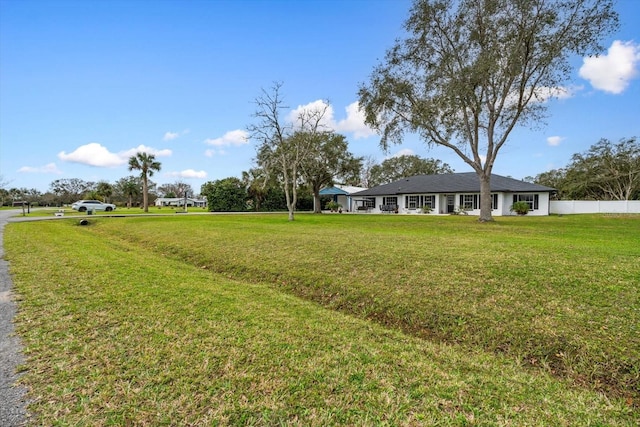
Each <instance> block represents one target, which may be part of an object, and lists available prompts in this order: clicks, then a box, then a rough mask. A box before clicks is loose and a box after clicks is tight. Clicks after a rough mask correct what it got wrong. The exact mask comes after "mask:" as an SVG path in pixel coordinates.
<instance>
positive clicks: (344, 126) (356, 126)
mask: <svg viewBox="0 0 640 427" xmlns="http://www.w3.org/2000/svg"><path fill="white" fill-rule="evenodd" d="M305 111H309V112H312V111H318V112H322V111H324V116H323V117H322V120H321V121H320V124H321V125H322V126H323V127H324V128H326V129H327V130H332V131H335V132H340V133H352V134H353V137H354V138H355V139H360V138H368V137H370V136H372V135H375V134H376V132H375V131H374V130H373V129H371V128H370V127H369V126H367V125H365V123H364V113H363V112H362V111H361V110H360V107H359V104H358V102H357V101H356V102H352V103H351V104H349V105H348V106H347V107H346V108H345V112H346V114H347V117H346V118H345V119H343V120H340V121H338V122H336V119H335V117H334V111H333V107H332V106H331V105H330V104H327V102H326V101H323V100H321V99H318V100H316V101H312V102H310V103H308V104H305V105H298V107H297V108H295V109H293V110H291V112H290V113H289V114H288V115H287V117H286V120H287V121H288V122H290V123H297V124H299V118H300V115H301V114H302V113H304V112H305Z"/></svg>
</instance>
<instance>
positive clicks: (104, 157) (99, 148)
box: [58, 142, 172, 168]
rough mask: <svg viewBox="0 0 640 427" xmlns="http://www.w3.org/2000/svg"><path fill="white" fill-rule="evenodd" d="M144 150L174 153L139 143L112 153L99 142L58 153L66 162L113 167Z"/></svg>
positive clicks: (163, 153)
mask: <svg viewBox="0 0 640 427" xmlns="http://www.w3.org/2000/svg"><path fill="white" fill-rule="evenodd" d="M142 152H144V153H148V154H153V155H155V156H158V157H163V156H170V155H171V154H172V152H171V150H169V149H164V150H157V149H155V148H153V147H147V146H145V145H139V146H138V147H136V148H131V149H129V150H126V151H121V152H119V153H112V152H110V151H109V150H108V149H107V148H106V147H104V146H103V145H101V144H99V143H97V142H91V143H89V144H85V145H81V146H80V147H78V148H76V149H75V151H72V152H71V153H68V154H67V153H66V152H64V151H61V152H60V153H58V158H59V159H60V160H63V161H65V162H72V163H81V164H85V165H89V166H97V167H107V168H112V167H117V166H122V165H124V164H126V163H127V162H128V161H129V157H131V156H135V155H136V154H137V153H142Z"/></svg>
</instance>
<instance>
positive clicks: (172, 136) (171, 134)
mask: <svg viewBox="0 0 640 427" xmlns="http://www.w3.org/2000/svg"><path fill="white" fill-rule="evenodd" d="M179 136H180V134H179V133H178V132H166V133H165V134H164V137H162V140H163V141H171V140H172V139H176V138H177V137H179Z"/></svg>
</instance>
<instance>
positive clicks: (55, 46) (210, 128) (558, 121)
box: [0, 0, 640, 191]
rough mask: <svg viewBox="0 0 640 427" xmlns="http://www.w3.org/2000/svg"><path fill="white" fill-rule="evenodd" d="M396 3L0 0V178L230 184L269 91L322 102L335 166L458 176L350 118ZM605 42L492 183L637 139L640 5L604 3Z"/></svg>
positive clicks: (410, 141)
mask: <svg viewBox="0 0 640 427" xmlns="http://www.w3.org/2000/svg"><path fill="white" fill-rule="evenodd" d="M410 5H411V1H410V0H322V1H321V0H306V1H299V0H298V1H297V0H260V1H259V0H236V1H233V0H184V1H178V0H155V1H154V0H123V1H120V0H81V1H58V0H0V175H2V178H3V180H4V181H8V187H26V188H36V189H38V190H40V191H47V190H48V188H49V184H50V183H51V182H52V181H54V180H56V179H60V178H81V179H84V180H86V181H99V180H106V181H109V182H115V181H116V180H117V179H119V178H122V177H124V176H128V175H131V174H132V173H131V172H129V171H128V170H127V165H126V160H127V158H128V157H129V156H130V155H132V154H134V153H135V152H136V151H137V150H142V151H147V152H153V153H155V154H156V158H157V160H159V161H160V162H161V163H162V170H161V171H160V172H159V173H157V174H156V175H155V176H154V177H153V179H154V181H155V182H157V183H158V184H165V183H171V182H176V181H183V182H187V183H189V184H191V186H192V187H193V188H194V189H195V190H196V191H199V189H200V186H201V184H202V183H204V182H206V181H212V180H216V179H222V178H226V177H230V176H235V177H240V176H241V174H242V171H245V170H248V169H249V168H250V167H251V166H252V160H253V158H254V156H255V145H254V144H253V143H252V142H251V141H246V140H245V139H244V138H243V135H244V134H243V132H244V130H245V129H246V128H247V126H248V125H249V124H250V123H252V122H253V120H254V119H253V118H252V114H253V112H254V111H255V105H254V104H253V101H254V100H255V98H256V97H257V96H259V95H260V92H261V89H262V88H265V89H268V88H269V87H271V86H272V84H273V82H275V81H280V82H282V83H283V87H282V93H283V94H284V97H285V102H286V104H287V105H288V106H290V107H291V109H292V110H294V109H296V108H298V107H300V106H305V105H308V104H310V103H313V102H316V101H318V100H329V101H330V103H331V107H332V117H331V119H332V121H331V123H332V125H333V127H334V129H335V130H336V131H338V132H340V133H342V134H344V135H345V136H346V137H347V139H348V141H349V147H350V151H351V152H352V153H354V154H355V155H358V156H373V157H374V158H376V159H377V160H378V162H380V161H382V160H384V159H385V158H386V157H389V156H393V155H398V154H401V153H410V154H417V155H419V156H422V157H432V158H437V159H440V160H442V161H444V162H446V163H449V164H450V165H451V166H452V167H453V168H454V169H455V170H456V172H468V171H470V169H469V167H468V166H466V165H465V164H464V163H463V162H462V161H461V160H460V159H459V158H458V157H457V156H456V155H455V154H453V153H452V152H449V151H448V150H446V149H444V148H436V149H429V148H428V147H427V146H426V145H425V144H424V143H423V142H421V141H420V140H419V139H418V138H417V137H415V136H411V135H409V136H407V138H406V140H405V142H404V143H403V144H402V145H401V146H393V147H391V150H390V151H389V152H387V153H385V152H382V151H381V150H380V148H379V145H378V144H379V137H378V136H377V135H375V134H373V133H372V132H370V131H369V130H368V129H366V128H365V127H364V126H363V124H362V122H361V117H360V116H359V115H358V114H357V104H355V102H356V100H357V90H358V85H359V84H361V83H364V82H366V81H367V80H368V77H369V76H370V74H371V72H372V70H373V68H374V66H375V65H376V64H377V63H378V62H379V61H380V60H381V59H383V58H384V54H385V51H386V50H387V49H388V48H390V47H391V46H392V45H393V42H394V40H395V39H396V38H398V37H400V36H401V35H402V24H403V21H404V20H405V19H406V17H407V15H408V10H409V8H410ZM617 9H618V11H619V13H620V17H621V28H620V30H619V31H618V32H617V33H616V34H614V35H613V36H611V37H610V38H608V39H607V40H606V41H605V45H606V46H607V48H608V50H607V52H604V54H603V55H602V56H601V57H600V58H599V59H597V60H591V61H586V62H585V60H584V59H583V58H579V57H576V58H574V59H573V60H572V63H574V65H575V67H574V68H575V69H574V74H573V78H572V80H571V81H569V82H567V86H568V87H570V88H571V95H570V96H568V97H566V98H564V99H553V100H550V101H549V117H548V119H547V120H546V123H545V124H541V125H540V126H538V127H536V128H535V129H527V128H520V129H517V130H516V131H515V132H513V133H512V135H511V137H510V140H509V142H508V143H507V145H506V146H505V147H504V148H503V150H502V151H501V154H499V155H498V160H497V162H496V164H495V166H494V173H497V174H501V175H509V176H513V177H514V178H523V177H525V176H529V175H531V176H533V175H537V174H538V173H541V172H545V171H547V170H549V169H552V168H558V167H563V166H565V165H566V164H567V163H568V162H569V160H570V158H571V156H572V154H574V153H577V152H583V151H585V150H587V149H588V148H589V146H591V145H592V144H594V143H596V142H597V141H598V140H599V139H600V138H608V139H610V140H612V141H618V140H619V139H621V138H625V137H632V136H638V137H640V26H639V25H638V23H639V22H640V1H637V0H619V1H618V7H617Z"/></svg>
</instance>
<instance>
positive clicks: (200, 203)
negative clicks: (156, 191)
mask: <svg viewBox="0 0 640 427" xmlns="http://www.w3.org/2000/svg"><path fill="white" fill-rule="evenodd" d="M186 201H187V207H188V208H190V207H196V208H206V207H207V199H192V198H189V197H187V198H186ZM184 202H185V198H184V197H158V198H157V199H156V201H155V205H156V206H158V207H165V206H175V207H184Z"/></svg>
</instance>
